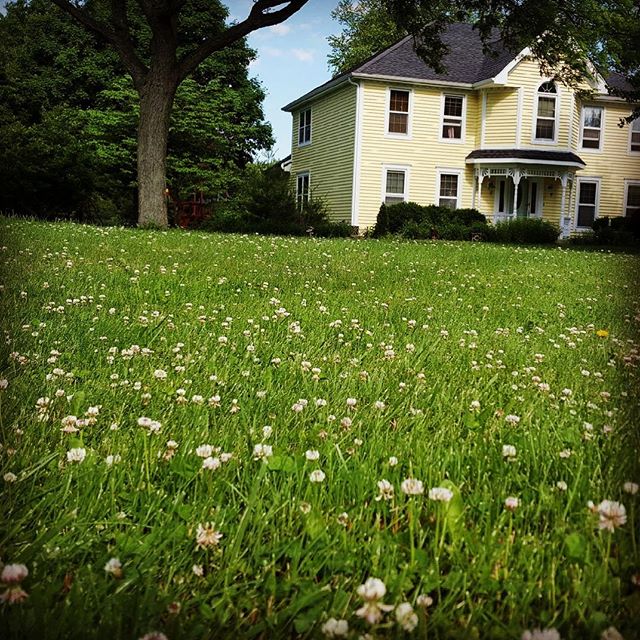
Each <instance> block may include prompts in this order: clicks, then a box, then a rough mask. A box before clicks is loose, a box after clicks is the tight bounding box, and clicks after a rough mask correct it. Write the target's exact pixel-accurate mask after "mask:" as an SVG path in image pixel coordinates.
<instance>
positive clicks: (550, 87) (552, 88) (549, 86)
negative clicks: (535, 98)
mask: <svg viewBox="0 0 640 640" xmlns="http://www.w3.org/2000/svg"><path fill="white" fill-rule="evenodd" d="M538 91H539V92H540V93H556V85H555V84H553V82H543V83H542V84H541V85H540V88H539V89H538Z"/></svg>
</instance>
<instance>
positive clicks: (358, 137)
mask: <svg viewBox="0 0 640 640" xmlns="http://www.w3.org/2000/svg"><path fill="white" fill-rule="evenodd" d="M347 81H348V82H349V84H351V85H353V86H354V87H355V88H356V123H355V124H356V130H355V134H354V143H353V181H352V186H351V226H352V227H355V228H356V229H358V230H359V226H360V225H359V222H358V217H359V216H358V209H359V205H360V160H361V144H362V93H363V89H362V85H361V84H360V82H354V81H353V79H352V78H351V76H349V77H348V78H347Z"/></svg>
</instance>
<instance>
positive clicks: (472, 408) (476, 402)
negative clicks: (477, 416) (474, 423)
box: [469, 400, 480, 411]
mask: <svg viewBox="0 0 640 640" xmlns="http://www.w3.org/2000/svg"><path fill="white" fill-rule="evenodd" d="M469 410H470V411H480V401H479V400H472V401H471V404H470V405H469Z"/></svg>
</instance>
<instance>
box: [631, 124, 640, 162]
mask: <svg viewBox="0 0 640 640" xmlns="http://www.w3.org/2000/svg"><path fill="white" fill-rule="evenodd" d="M634 125H635V126H636V127H638V130H637V131H635V132H634V130H633V126H634ZM634 133H637V134H638V138H639V140H638V145H640V118H636V119H635V120H633V122H630V123H629V147H628V149H629V154H630V155H632V156H640V149H638V150H637V151H634V150H633V149H632V148H631V138H632V137H633V134H634Z"/></svg>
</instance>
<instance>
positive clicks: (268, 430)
mask: <svg viewBox="0 0 640 640" xmlns="http://www.w3.org/2000/svg"><path fill="white" fill-rule="evenodd" d="M272 433H273V427H272V426H270V425H268V424H266V425H265V426H264V427H262V437H263V438H265V439H266V438H270V437H271V434H272Z"/></svg>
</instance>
